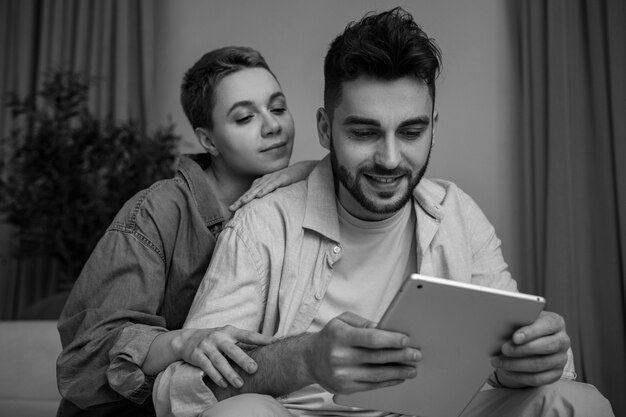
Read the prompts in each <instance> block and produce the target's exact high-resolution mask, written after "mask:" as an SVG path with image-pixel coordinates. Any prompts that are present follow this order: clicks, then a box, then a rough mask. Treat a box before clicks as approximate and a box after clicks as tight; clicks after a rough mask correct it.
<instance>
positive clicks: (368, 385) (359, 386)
mask: <svg viewBox="0 0 626 417" xmlns="http://www.w3.org/2000/svg"><path fill="white" fill-rule="evenodd" d="M404 381H405V380H404V379H396V380H390V381H383V382H353V383H352V384H351V385H350V386H349V387H347V388H346V389H343V390H342V394H352V393H354V392H361V391H369V390H373V389H378V388H385V387H391V386H394V385H398V384H401V383H403V382H404Z"/></svg>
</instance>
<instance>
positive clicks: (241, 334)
mask: <svg viewBox="0 0 626 417" xmlns="http://www.w3.org/2000/svg"><path fill="white" fill-rule="evenodd" d="M231 335H232V337H233V341H235V342H244V343H247V344H251V345H259V346H265V345H269V344H270V343H274V342H276V340H278V339H276V338H275V337H273V336H268V335H265V334H261V333H257V332H253V331H250V330H244V329H237V328H234V330H233V331H232V333H231Z"/></svg>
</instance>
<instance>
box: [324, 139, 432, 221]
mask: <svg viewBox="0 0 626 417" xmlns="http://www.w3.org/2000/svg"><path fill="white" fill-rule="evenodd" d="M431 141H432V139H431ZM431 143H432V142H431ZM431 149H432V146H431ZM431 149H429V150H428V157H427V158H426V163H425V164H424V166H423V167H422V168H421V169H420V170H419V171H418V172H417V174H416V175H415V176H413V177H411V174H412V172H413V171H412V170H410V169H407V168H401V167H397V168H395V169H387V168H384V167H381V166H380V165H370V166H366V167H361V168H359V170H358V171H357V172H356V175H354V176H353V175H352V174H351V173H350V172H349V171H348V169H347V168H346V167H345V166H343V165H339V161H337V156H336V155H335V149H334V146H333V142H332V138H331V142H330V161H331V164H332V167H333V174H334V176H335V187H337V185H338V184H337V180H339V182H341V184H342V185H343V186H344V188H345V189H346V190H348V192H349V193H350V195H352V197H353V198H354V199H355V200H356V201H357V202H358V203H359V204H360V205H361V206H362V207H363V208H364V209H366V210H368V211H369V212H371V213H375V214H393V213H395V212H397V211H398V210H400V209H401V208H402V207H404V205H405V204H406V203H407V202H408V201H409V199H410V198H411V195H412V193H413V189H414V188H415V187H416V186H417V184H419V182H420V181H421V180H422V177H424V174H425V173H426V168H428V163H429V162H430V151H431ZM363 174H370V175H380V176H399V175H404V176H406V178H408V187H407V189H406V191H405V192H404V193H403V194H402V195H401V196H400V198H399V199H397V200H395V201H391V202H388V203H385V202H381V201H380V200H384V199H388V198H391V197H393V195H394V194H395V193H394V192H387V193H386V192H380V193H377V196H376V197H372V196H371V195H368V194H367V193H366V192H365V187H364V186H363V184H361V182H362V181H363Z"/></svg>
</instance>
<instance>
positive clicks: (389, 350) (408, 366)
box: [305, 312, 422, 394]
mask: <svg viewBox="0 0 626 417" xmlns="http://www.w3.org/2000/svg"><path fill="white" fill-rule="evenodd" d="M311 336H312V337H311V345H310V346H309V348H308V349H306V352H305V355H306V357H305V363H306V366H307V370H308V373H309V374H310V376H311V377H312V378H313V380H315V382H317V383H319V384H320V385H321V386H322V387H324V388H325V389H326V390H327V391H330V392H332V393H343V394H347V393H352V392H357V391H365V390H370V389H375V388H382V387H388V386H391V385H397V384H399V383H401V382H403V381H404V380H405V379H407V378H414V377H415V376H416V375H417V369H416V366H417V362H418V361H419V360H420V359H421V358H422V354H421V352H420V351H419V350H417V349H414V348H410V347H408V346H407V344H408V342H409V338H408V336H406V335H404V334H401V333H395V332H390V331H386V330H380V329H376V328H375V323H372V322H370V321H369V320H366V319H364V318H362V317H360V316H358V315H356V314H354V313H350V312H346V313H343V314H341V315H340V316H338V317H335V318H334V319H332V320H331V321H330V322H328V323H327V324H326V326H325V327H324V328H323V329H322V330H321V331H320V332H319V333H316V334H312V335H311Z"/></svg>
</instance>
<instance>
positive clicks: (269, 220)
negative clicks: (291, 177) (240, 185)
mask: <svg viewBox="0 0 626 417" xmlns="http://www.w3.org/2000/svg"><path fill="white" fill-rule="evenodd" d="M307 189H308V186H307V181H306V180H302V181H298V182H296V183H293V184H290V185H288V186H286V187H282V188H279V189H277V190H274V191H272V192H271V193H269V194H268V195H266V196H263V197H261V198H256V199H254V200H252V201H250V202H249V203H248V204H246V205H245V206H243V207H241V208H240V209H239V210H237V212H236V213H235V215H234V216H233V218H232V219H231V221H230V222H229V224H230V225H238V224H239V225H240V224H246V225H248V226H254V225H256V224H261V223H264V224H276V225H277V227H278V226H279V225H280V224H284V223H285V221H287V220H289V221H294V220H296V219H301V218H302V217H303V216H304V212H305V209H306V198H307ZM279 219H282V220H281V222H277V220H279Z"/></svg>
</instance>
